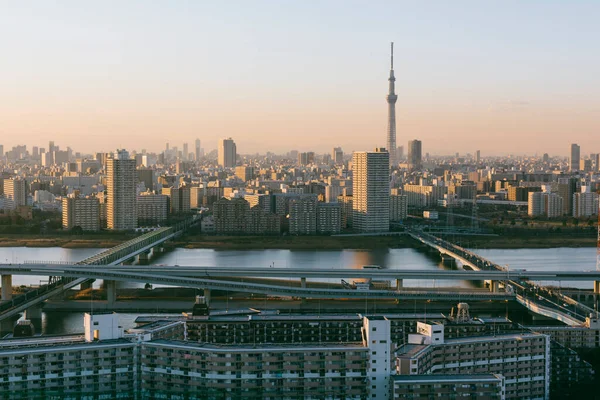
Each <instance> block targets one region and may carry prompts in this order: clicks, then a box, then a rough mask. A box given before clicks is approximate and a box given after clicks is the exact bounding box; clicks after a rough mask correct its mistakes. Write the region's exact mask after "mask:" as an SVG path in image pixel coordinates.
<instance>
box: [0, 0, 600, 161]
mask: <svg viewBox="0 0 600 400" xmlns="http://www.w3.org/2000/svg"><path fill="white" fill-rule="evenodd" d="M599 15H600V1H592V0H590V1H575V0H574V1H551V0H543V1H542V0H540V1H506V0H503V1H500V0H498V1H480V0H474V1H447V0H444V1H410V2H409V1H349V0H344V1H301V0H298V1H281V0H278V1H258V0H252V1H249V0H241V1H232V0H227V1H211V2H208V1H189V2H186V1H166V0H165V1H146V0H144V1H131V0H118V1H106V0H103V1H95V2H94V1H80V0H74V1H51V2H50V1H8V0H6V1H4V0H0V51H1V56H0V60H1V61H0V144H4V145H5V148H6V147H7V146H9V147H10V146H13V145H15V144H27V145H28V146H32V145H39V146H42V147H47V143H48V140H50V139H53V140H55V141H56V142H57V144H59V145H61V146H62V147H66V145H70V146H71V147H72V148H73V149H75V150H81V151H86V152H92V151H101V150H112V149H114V148H116V147H125V148H128V149H134V148H136V149H138V150H139V149H142V148H146V149H147V150H149V151H159V150H162V149H163V148H164V144H165V142H167V141H168V142H170V143H171V146H179V147H180V148H181V146H182V143H183V142H189V143H190V149H191V148H192V146H193V145H192V143H193V141H194V139H195V138H196V137H198V138H200V139H201V140H202V146H203V147H204V148H206V149H212V148H215V147H216V143H217V141H218V139H219V138H221V137H227V136H231V137H232V138H234V140H235V141H236V143H237V147H238V152H240V153H251V152H265V151H266V150H273V151H276V152H284V151H288V150H290V149H298V150H305V151H306V150H314V151H317V152H324V151H330V149H331V147H333V146H338V145H339V146H342V147H343V148H344V150H345V151H346V152H349V151H351V150H367V149H371V148H374V147H376V146H384V145H385V142H386V117H387V105H386V101H385V96H386V92H387V83H388V82H387V77H388V74H389V42H390V41H394V42H395V49H396V56H395V61H396V65H395V71H396V78H397V81H396V91H397V93H398V102H397V104H396V110H397V111H396V112H397V116H398V117H397V120H398V126H397V132H398V133H397V141H398V145H401V144H404V145H405V147H406V142H407V141H408V140H409V139H413V138H419V139H421V140H422V141H423V151H424V152H431V153H436V154H440V153H441V154H449V153H454V152H461V153H467V152H473V151H475V150H476V149H481V151H482V155H483V156H485V155H486V154H508V153H514V154H523V153H529V154H533V153H535V152H538V153H543V152H549V153H550V154H563V155H566V154H567V152H568V147H569V144H570V143H571V142H577V143H579V144H580V145H581V146H582V155H583V154H588V153H590V152H600V141H599V140H598V134H599V133H600V51H599V50H598V46H599V45H598V43H599V42H600V40H599V39H600V24H599V23H598V16H599Z"/></svg>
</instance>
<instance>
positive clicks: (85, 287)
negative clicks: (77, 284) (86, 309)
mask: <svg viewBox="0 0 600 400" xmlns="http://www.w3.org/2000/svg"><path fill="white" fill-rule="evenodd" d="M93 283H94V281H93V280H90V281H87V282H83V283H82V284H81V290H88V289H91V288H92V284H93Z"/></svg>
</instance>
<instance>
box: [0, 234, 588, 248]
mask: <svg viewBox="0 0 600 400" xmlns="http://www.w3.org/2000/svg"><path fill="white" fill-rule="evenodd" d="M133 237H135V236H134V235H131V234H97V235H82V236H67V235H65V236H56V237H50V236H48V237H40V236H39V235H3V236H0V247H62V248H71V249H77V248H110V247H114V246H116V245H118V244H120V243H122V242H124V241H126V240H129V239H131V238H133ZM447 239H448V240H450V241H452V242H455V243H457V244H460V245H462V246H464V247H468V248H473V247H475V248H488V249H522V248H531V249H545V248H557V247H595V246H596V240H597V238H596V235H589V234H586V235H574V234H572V233H563V234H556V233H555V234H551V235H548V234H546V233H545V232H538V233H537V234H536V233H535V232H531V233H530V234H508V235H499V236H460V235H457V236H450V237H447ZM416 246H418V245H417V243H416V242H415V241H414V240H413V239H412V238H410V237H409V236H408V235H399V236H214V235H211V236H209V235H186V236H183V237H181V238H178V239H177V241H175V242H168V243H167V244H166V247H167V248H188V249H218V250H344V249H354V250H373V249H386V248H414V247H416Z"/></svg>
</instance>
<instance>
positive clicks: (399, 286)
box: [396, 279, 403, 290]
mask: <svg viewBox="0 0 600 400" xmlns="http://www.w3.org/2000/svg"><path fill="white" fill-rule="evenodd" d="M402 284H403V282H402V279H396V290H400V289H402Z"/></svg>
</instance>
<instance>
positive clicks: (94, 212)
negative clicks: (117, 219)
mask: <svg viewBox="0 0 600 400" xmlns="http://www.w3.org/2000/svg"><path fill="white" fill-rule="evenodd" d="M62 226H63V229H67V230H71V229H73V228H75V227H79V228H81V229H82V230H84V231H99V230H100V201H99V200H98V198H96V197H78V196H68V197H63V199H62Z"/></svg>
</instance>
